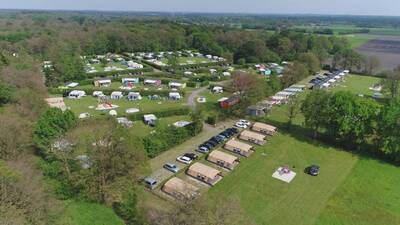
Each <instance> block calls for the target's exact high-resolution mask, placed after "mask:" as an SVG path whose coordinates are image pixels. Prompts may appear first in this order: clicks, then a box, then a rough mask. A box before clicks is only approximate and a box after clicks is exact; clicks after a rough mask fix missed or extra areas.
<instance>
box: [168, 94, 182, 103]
mask: <svg viewBox="0 0 400 225" xmlns="http://www.w3.org/2000/svg"><path fill="white" fill-rule="evenodd" d="M168 97H169V99H171V100H175V101H178V100H181V98H182V96H181V94H179V92H170V93H169V94H168Z"/></svg>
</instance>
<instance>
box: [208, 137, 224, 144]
mask: <svg viewBox="0 0 400 225" xmlns="http://www.w3.org/2000/svg"><path fill="white" fill-rule="evenodd" d="M209 141H213V142H215V143H217V144H216V145H219V144H221V143H222V141H223V140H221V138H216V137H212V138H210V140H209Z"/></svg>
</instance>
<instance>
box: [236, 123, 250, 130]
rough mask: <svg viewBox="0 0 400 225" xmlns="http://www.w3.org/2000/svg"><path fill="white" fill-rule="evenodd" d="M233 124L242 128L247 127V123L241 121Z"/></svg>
mask: <svg viewBox="0 0 400 225" xmlns="http://www.w3.org/2000/svg"><path fill="white" fill-rule="evenodd" d="M235 126H236V127H238V128H243V129H246V128H247V127H248V125H246V124H244V123H241V122H237V123H236V124H235Z"/></svg>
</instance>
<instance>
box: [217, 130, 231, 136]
mask: <svg viewBox="0 0 400 225" xmlns="http://www.w3.org/2000/svg"><path fill="white" fill-rule="evenodd" d="M219 135H220V136H223V137H224V138H230V137H231V136H232V135H231V134H230V133H229V132H226V131H224V132H221V133H219Z"/></svg>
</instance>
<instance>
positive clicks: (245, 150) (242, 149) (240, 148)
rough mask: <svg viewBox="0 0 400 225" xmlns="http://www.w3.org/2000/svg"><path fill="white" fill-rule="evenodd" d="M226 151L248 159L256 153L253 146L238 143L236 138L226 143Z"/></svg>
mask: <svg viewBox="0 0 400 225" xmlns="http://www.w3.org/2000/svg"><path fill="white" fill-rule="evenodd" d="M224 149H226V150H228V151H231V152H235V153H237V154H239V155H242V156H246V157H248V156H250V155H251V154H252V153H253V152H254V150H253V146H251V145H249V144H246V143H243V142H241V141H237V140H236V139H234V138H232V139H231V140H229V141H228V142H226V143H225V145H224Z"/></svg>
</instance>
